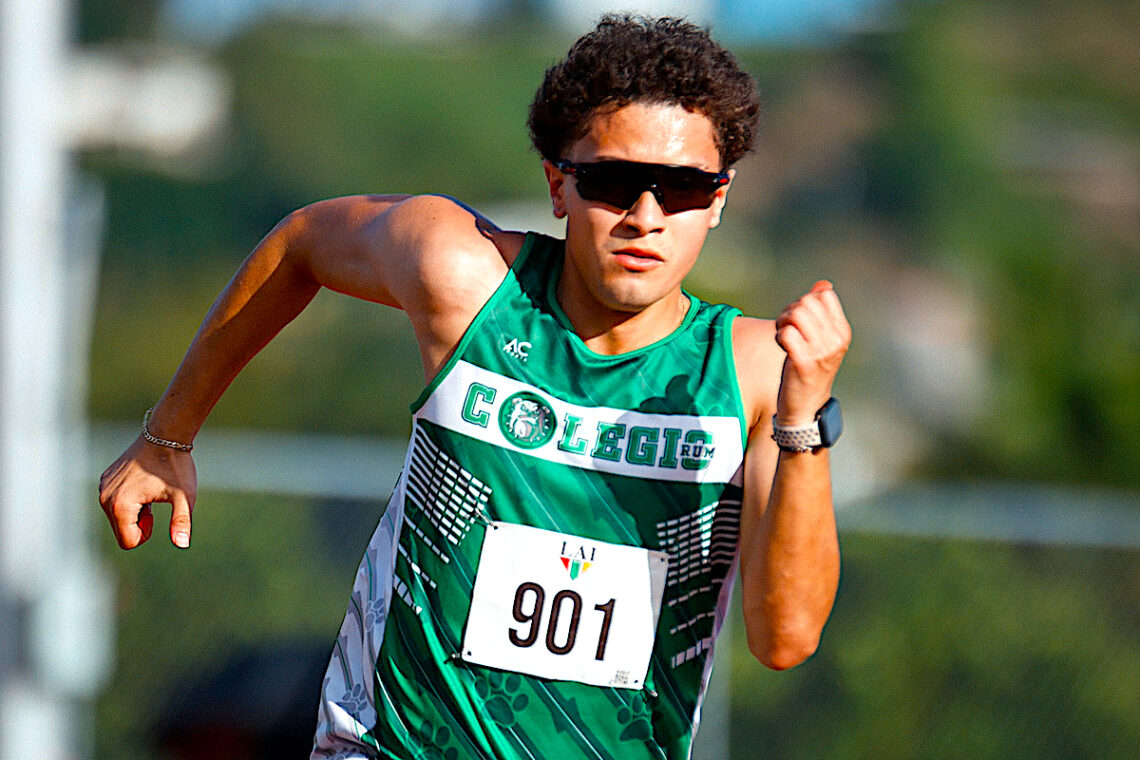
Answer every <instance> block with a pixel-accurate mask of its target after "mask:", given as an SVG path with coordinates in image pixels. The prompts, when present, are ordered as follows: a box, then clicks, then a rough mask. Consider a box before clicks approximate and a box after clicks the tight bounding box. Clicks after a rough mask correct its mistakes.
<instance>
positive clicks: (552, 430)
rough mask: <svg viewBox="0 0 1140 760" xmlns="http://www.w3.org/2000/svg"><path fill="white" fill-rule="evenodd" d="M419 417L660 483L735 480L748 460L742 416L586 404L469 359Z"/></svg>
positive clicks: (561, 460)
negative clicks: (717, 415)
mask: <svg viewBox="0 0 1140 760" xmlns="http://www.w3.org/2000/svg"><path fill="white" fill-rule="evenodd" d="M415 418H416V419H420V420H426V421H429V422H432V423H435V424H436V425H439V426H441V427H444V428H446V429H448V430H453V431H455V432H457V433H462V434H464V435H468V436H471V437H473V438H478V439H480V440H482V441H486V442H487V443H490V444H492V445H494V446H500V447H502V448H506V449H511V450H514V451H518V452H520V453H523V454H527V455H529V456H533V457H538V458H539V459H544V460H546V461H548V462H555V463H558V464H564V465H568V466H571V467H580V468H585V469H591V470H597V471H600V472H606V473H612V474H616V475H629V476H633V477H640V478H649V479H656V480H671V481H682V482H693V483H703V482H713V483H724V482H728V481H730V480H731V479H732V476H733V474H734V473H735V472H736V471H737V468H738V467H739V466H740V462H741V460H742V459H743V457H744V446H743V441H742V439H741V434H740V421H739V420H738V419H736V418H735V417H706V416H699V415H674V414H646V413H643V412H635V411H630V410H628V409H615V408H612V407H605V406H580V405H578V404H571V403H568V402H565V401H562V400H561V399H558V398H555V397H553V396H550V395H548V394H546V393H544V392H543V391H541V390H539V389H538V388H535V387H533V386H530V385H527V384H525V383H522V382H519V381H518V380H515V379H513V378H509V377H505V376H503V375H499V374H496V373H494V372H490V371H488V370H485V369H483V368H481V367H476V366H475V365H473V364H469V363H467V362H464V361H460V362H458V363H456V365H455V366H454V367H453V368H452V369H451V371H450V372H449V373H448V375H447V377H445V378H444V379H443V381H442V382H441V383H440V384H439V385H438V386H437V387H436V389H435V391H434V392H433V393H432V394H431V396H430V397H429V398H428V399H427V401H426V402H425V403H424V405H423V406H422V407H420V409H419V411H417V412H416V414H415Z"/></svg>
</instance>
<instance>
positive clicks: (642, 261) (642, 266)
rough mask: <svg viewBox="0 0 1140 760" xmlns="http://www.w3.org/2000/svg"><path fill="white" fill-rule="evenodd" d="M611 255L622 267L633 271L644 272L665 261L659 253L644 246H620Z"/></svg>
mask: <svg viewBox="0 0 1140 760" xmlns="http://www.w3.org/2000/svg"><path fill="white" fill-rule="evenodd" d="M613 256H614V258H615V259H616V260H617V262H618V263H619V264H620V265H621V266H622V267H623V268H625V269H628V270H630V271H633V272H644V271H646V270H648V269H652V268H654V267H656V266H658V265H660V264H661V263H663V262H664V261H665V258H664V257H663V256H662V255H661V254H659V253H657V252H656V251H650V250H647V249H645V248H621V249H619V250H616V251H614V252H613Z"/></svg>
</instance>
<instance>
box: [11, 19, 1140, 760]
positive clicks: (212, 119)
mask: <svg viewBox="0 0 1140 760" xmlns="http://www.w3.org/2000/svg"><path fill="white" fill-rule="evenodd" d="M611 7H616V6H613V5H612V4H610V3H598V2H592V1H591V2H585V1H584V0H578V1H577V2H557V1H556V0H481V1H480V0H434V1H428V0H419V2H414V1H413V0H386V1H384V2H381V1H380V0H323V1H322V0H74V1H73V2H65V0H0V84H2V86H0V254H2V255H3V269H2V270H0V274H2V278H0V280H2V282H3V290H2V294H3V301H2V302H0V331H2V333H0V335H2V340H0V380H2V385H0V559H2V563H0V760H8V758H17V757H19V758H27V757H36V758H45V759H46V760H55V759H56V758H85V759H87V758H95V759H98V760H118V759H119V758H122V759H124V760H150V759H154V760H162V759H166V758H196V757H201V758H214V759H215V760H225V759H227V758H250V759H252V758H269V757H272V758H281V757H303V756H307V752H308V747H309V743H310V740H311V733H312V729H313V725H314V722H315V704H316V697H317V693H318V690H319V686H320V679H321V675H322V672H323V667H324V663H325V661H326V659H327V656H328V653H329V651H330V647H331V644H332V642H333V640H334V637H335V635H336V631H337V629H338V628H339V625H340V622H341V618H342V616H343V614H344V606H345V604H346V601H347V599H348V594H349V590H350V586H351V583H352V579H353V577H354V573H355V568H356V564H357V562H358V560H359V558H360V555H361V553H362V551H363V548H364V546H365V544H366V542H367V540H368V537H369V535H370V533H371V531H372V529H373V527H374V526H375V523H376V520H377V519H378V517H379V513H380V510H381V509H382V505H383V503H384V500H385V499H386V497H387V493H388V489H389V487H390V485H391V483H392V482H393V481H394V479H395V477H396V473H397V469H398V467H399V464H400V460H401V457H402V449H403V445H404V441H403V438H404V436H406V434H407V431H408V414H407V406H408V404H409V403H410V402H411V401H412V400H413V399H414V398H415V397H416V396H417V395H418V393H419V390H420V388H421V385H422V375H421V371H420V369H419V365H418V354H417V351H416V348H415V345H414V342H413V340H412V337H411V334H410V331H409V330H408V329H406V326H405V324H404V322H403V319H402V317H401V315H400V314H399V313H398V312H395V311H393V310H389V309H385V308H384V307H379V306H374V305H369V304H363V303H358V302H353V301H351V300H349V299H346V298H344V297H340V296H337V295H334V294H327V293H326V294H322V295H321V296H319V297H318V299H317V301H316V302H314V304H313V305H312V307H310V309H309V310H307V311H306V312H305V313H304V314H303V315H302V316H301V317H300V318H299V319H298V320H297V321H296V322H295V323H294V324H292V325H290V326H289V327H288V328H287V329H286V330H285V331H284V332H283V333H282V335H281V336H280V337H279V338H278V339H277V340H276V341H275V342H274V343H273V344H271V345H270V346H269V347H268V348H267V349H266V350H265V351H264V353H263V354H262V355H261V356H259V357H258V358H257V359H256V360H255V361H254V362H253V363H252V364H251V365H250V366H249V367H248V368H247V369H246V370H245V372H244V373H243V375H242V376H241V377H239V379H238V380H237V382H235V384H234V385H233V387H232V388H231V390H230V391H229V392H228V394H227V396H226V397H225V398H224V399H223V400H222V402H221V403H220V404H219V405H218V407H217V409H216V411H215V412H214V414H213V416H212V417H211V419H210V421H209V422H208V423H207V426H206V428H205V429H204V431H203V433H202V434H201V436H200V437H199V439H198V442H197V448H196V452H195V454H196V458H197V461H198V467H199V475H200V479H201V486H202V490H201V493H200V496H199V499H198V509H197V512H196V514H195V533H194V546H193V548H192V549H190V550H189V551H185V552H181V551H177V550H175V549H173V548H172V547H171V546H170V545H169V543H168V542H167V541H166V539H165V534H164V532H163V530H164V527H165V521H166V519H167V517H168V514H169V513H168V510H166V509H163V508H159V509H157V510H156V512H157V514H156V523H157V524H158V525H160V526H162V527H161V528H158V529H157V530H156V535H155V539H154V540H152V541H151V542H150V543H149V544H147V545H146V546H144V547H142V548H140V549H138V550H136V551H133V552H129V553H125V552H121V551H119V550H118V549H117V548H116V546H115V543H114V540H113V537H112V535H111V533H110V531H109V530H108V528H107V526H106V522H105V520H104V518H103V517H102V515H101V514H100V513H99V510H98V507H97V502H96V499H95V496H94V494H95V487H96V483H97V481H98V476H99V473H100V472H101V471H102V469H103V468H104V467H105V466H106V465H107V464H109V463H110V462H111V461H112V460H113V459H114V458H115V457H116V456H117V454H118V453H119V452H120V451H121V450H122V448H124V447H125V446H126V445H127V444H128V443H130V441H131V440H132V439H133V438H134V436H135V435H136V433H137V430H138V425H139V421H140V419H141V417H142V413H143V411H144V410H145V409H147V408H148V407H149V406H151V405H152V404H153V402H154V400H155V399H156V398H157V397H158V396H159V394H160V393H161V392H162V389H163V388H164V387H165V384H166V382H167V380H168V379H169V377H170V375H171V373H172V372H173V371H174V369H175V368H176V367H177V365H178V362H179V360H180V358H181V355H182V352H183V351H184V349H185V347H186V345H187V344H188V342H189V340H190V339H191V337H192V336H193V333H194V331H195V330H196V328H197V325H198V323H199V321H200V319H201V318H202V316H203V315H204V313H205V311H206V309H207V308H208V307H209V305H210V303H211V302H212V300H213V298H214V296H215V295H216V294H217V293H218V291H219V290H220V289H221V288H222V287H223V286H224V284H225V283H226V281H227V280H228V278H229V277H230V275H231V274H232V273H233V271H234V270H235V269H236V267H237V266H238V265H239V264H240V262H241V261H242V259H243V258H244V257H245V255H246V254H247V253H248V251H249V250H250V249H251V248H252V247H253V246H254V245H256V243H257V241H258V240H259V239H260V237H261V236H262V235H264V234H265V233H266V232H267V231H268V230H269V229H270V228H271V227H272V226H273V225H274V224H275V223H276V222H277V221H278V220H279V219H280V218H281V217H283V216H284V215H285V214H287V213H288V212H289V211H291V210H293V209H295V208H297V207H299V206H302V205H304V204H306V203H309V202H311V201H314V200H317V199H320V198H325V197H329V196H334V195H343V194H350V193H359V192H422V191H439V192H446V193H449V194H452V195H456V196H458V197H461V198H463V199H464V200H466V201H468V202H469V203H471V204H472V205H474V206H476V207H478V208H480V209H481V210H483V211H484V212H485V213H487V214H488V215H489V216H490V217H491V218H492V219H495V220H496V221H497V222H499V223H500V224H501V225H502V226H506V227H518V228H530V229H539V230H544V231H548V232H552V233H558V231H559V226H558V225H557V224H556V220H554V219H553V218H552V217H551V215H550V213H549V210H548V203H547V202H546V200H545V189H544V183H543V179H542V172H541V169H540V165H539V159H538V158H537V156H536V155H535V153H534V152H533V151H532V150H531V148H530V147H529V142H528V139H527V135H526V128H525V119H526V112H527V108H528V105H529V102H530V98H531V97H532V95H533V92H534V89H535V88H536V87H537V85H538V83H539V81H540V79H541V76H542V73H543V71H544V70H545V68H546V67H547V66H549V65H550V64H552V63H553V62H554V61H555V60H557V59H558V58H559V57H561V56H562V54H563V53H564V52H565V50H566V48H567V47H568V45H569V43H570V42H571V41H572V40H573V39H574V38H575V37H577V36H578V35H579V34H580V33H582V32H583V31H585V30H586V29H587V28H589V26H590V25H592V22H593V21H594V20H595V19H596V18H597V16H598V15H599V14H600V13H601V12H602V11H604V10H607V9H609V8H611ZM622 7H631V8H635V9H639V10H643V11H647V12H651V13H670V12H672V13H683V14H685V15H688V16H690V17H691V18H693V19H695V20H698V21H701V22H702V23H709V24H711V25H712V28H713V32H714V36H716V37H717V38H718V39H720V40H721V41H722V42H724V43H726V44H727V45H728V46H729V47H730V48H731V49H732V50H733V51H734V52H735V53H736V54H737V55H738V57H739V58H740V60H741V61H742V62H743V63H744V65H745V66H746V68H747V69H748V70H750V71H751V72H752V73H753V74H754V75H755V77H756V78H757V80H758V82H759V84H760V88H761V93H762V96H763V98H764V101H765V107H764V115H763V125H762V131H761V136H760V140H759V147H758V150H757V151H756V153H755V154H754V155H752V156H749V157H748V158H746V159H745V160H744V161H742V162H741V163H740V164H739V165H738V166H737V169H738V172H739V174H738V177H737V180H736V182H735V184H734V186H733V191H732V195H731V196H730V202H729V208H728V210H727V212H726V217H725V221H724V223H723V224H722V225H721V227H720V228H719V229H718V230H717V231H716V232H715V233H714V234H713V236H712V237H711V238H710V240H709V243H708V245H707V247H706V250H705V252H704V254H703V255H702V258H701V260H700V262H699V264H698V266H697V269H696V270H695V271H694V272H693V274H692V276H691V278H690V280H689V282H688V283H687V287H688V288H689V289H690V290H691V291H693V292H695V293H697V294H699V295H701V296H703V297H704V298H706V299H708V300H722V301H728V302H731V303H734V304H736V305H738V306H740V307H741V308H742V309H744V311H745V312H746V313H749V314H754V315H758V316H774V315H776V314H777V313H778V312H779V311H780V309H781V308H782V307H783V305H784V304H785V303H787V302H788V301H790V300H792V299H794V298H796V297H798V295H799V294H801V293H802V292H803V291H805V290H806V289H807V288H809V287H810V286H811V284H812V282H814V281H815V280H816V279H819V278H822V277H826V278H829V279H831V280H832V281H833V282H835V283H836V286H837V289H838V291H839V293H840V295H841V297H842V298H843V299H844V303H845V306H846V309H847V313H848V316H849V318H850V320H851V322H852V324H853V326H854V329H855V335H856V338H855V343H854V345H853V347H852V351H851V353H850V355H849V357H848V359H847V362H846V365H845V368H844V370H843V373H842V375H841V377H840V380H839V383H838V387H837V389H836V395H837V396H839V397H840V398H841V399H842V401H843V404H844V410H845V415H846V420H847V432H846V433H845V436H844V439H843V440H842V441H841V442H840V444H839V445H838V447H837V448H836V449H835V451H834V458H833V461H834V467H835V479H836V500H837V511H838V515H839V521H840V529H841V541H842V545H843V552H844V566H843V579H842V584H841V588H840V593H839V598H838V602H837V606H836V610H835V613H834V616H833V618H832V620H831V621H830V623H829V624H828V628H827V630H826V632H825V635H824V640H823V644H822V647H821V649H820V651H819V653H818V654H817V655H816V656H815V657H814V658H813V659H811V660H810V661H809V662H807V663H806V664H804V665H802V666H801V667H799V668H796V669H795V670H792V671H789V672H785V673H771V672H767V671H765V670H764V669H763V668H762V667H761V666H760V665H758V664H757V663H755V662H753V661H752V660H751V657H750V656H749V654H748V652H747V648H746V647H745V645H744V643H743V635H742V634H743V632H742V630H741V628H742V626H740V625H736V626H732V627H730V628H729V630H728V631H727V633H726V636H725V638H724V639H723V640H722V647H721V649H720V650H719V651H718V665H717V671H716V677H715V678H714V681H715V683H714V688H713V694H712V695H711V696H710V702H709V704H708V705H707V706H706V710H705V728H704V730H703V731H702V734H701V736H700V737H699V745H698V750H697V753H696V755H697V756H698V757H701V758H705V759H706V760H708V759H710V758H711V759H715V760H721V759H723V758H757V757H760V758H774V759H776V760H785V759H793V758H794V759H801V758H802V759H804V760H807V759H809V758H810V759H812V760H818V759H819V758H852V759H854V758H914V759H915V760H920V759H921V760H928V759H930V758H971V760H978V759H980V758H995V759H996V758H1065V759H1067V760H1072V759H1074V758H1097V759H1098V760H1101V759H1103V758H1124V757H1135V753H1136V747H1138V746H1140V108H1138V107H1137V104H1138V103H1140V5H1138V4H1136V3H1135V2H1130V1H1126V0H1092V1H1089V0H1037V1H1036V2H1030V1H1029V0H989V1H988V2H980V1H975V0H941V1H939V0H921V1H920V0H844V1H843V2H830V3H822V2H789V1H788V0H778V1H777V0H773V1H772V2H765V3H759V2H753V0H704V1H703V2H698V1H695V0H694V1H692V2H673V3H669V2H656V3H654V2H642V3H626V4H624V5H623V6H622Z"/></svg>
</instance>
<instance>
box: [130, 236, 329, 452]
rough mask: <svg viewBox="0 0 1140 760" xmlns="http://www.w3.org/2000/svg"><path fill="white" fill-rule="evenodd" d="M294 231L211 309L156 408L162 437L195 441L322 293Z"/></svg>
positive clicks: (250, 264)
mask: <svg viewBox="0 0 1140 760" xmlns="http://www.w3.org/2000/svg"><path fill="white" fill-rule="evenodd" d="M294 227H295V226H294V225H292V224H291V223H290V221H289V220H286V221H284V222H282V223H281V224H280V225H278V227H277V228H275V229H274V230H273V232H271V233H270V234H269V235H267V236H266V238H265V239H264V240H262V242H261V243H260V244H259V245H258V246H257V248H256V249H254V251H253V253H251V254H250V256H249V258H247V259H246V261H245V262H244V263H243V264H242V266H241V268H240V269H239V270H238V272H237V273H236V274H235V275H234V277H233V279H231V280H230V282H229V283H228V284H227V285H226V287H225V289H224V290H223V291H222V293H221V294H220V295H219V296H218V299H217V300H216V301H215V302H214V305H213V306H212V307H211V308H210V311H209V312H208V313H207V315H206V318H205V319H204V320H203V322H202V325H201V327H200V328H199V329H198V332H197V334H196V335H195V336H194V339H193V341H192V342H191V344H190V347H189V349H188V350H187V352H186V355H185V357H184V358H183V360H182V363H181V364H180V366H179V367H178V370H177V371H176V372H175V374H174V377H173V378H172V379H171V381H170V383H169V385H168V386H167V388H166V390H165V392H164V393H163V394H162V396H161V397H160V399H159V400H158V402H157V404H156V405H155V409H154V413H153V415H152V417H151V421H150V429H151V431H152V432H154V433H155V434H156V435H159V436H160V437H163V438H168V439H171V440H176V441H185V442H189V441H192V440H193V439H194V436H195V435H197V433H198V430H199V429H200V428H201V426H202V424H203V423H204V422H205V420H206V417H207V415H208V414H209V413H210V410H211V409H213V407H214V404H215V403H217V401H218V399H219V398H221V396H222V394H223V393H224V392H225V390H226V388H228V387H229V385H230V383H231V382H232V381H233V379H234V378H235V377H236V376H237V374H238V373H239V372H240V371H241V369H242V368H243V367H244V366H245V365H246V364H247V363H248V362H249V361H250V359H252V358H253V357H254V356H255V355H256V354H257V353H258V352H259V351H260V350H261V349H262V348H263V347H264V346H265V345H266V344H267V343H268V342H269V341H270V340H271V339H272V338H273V337H274V336H275V335H277V333H278V332H280V331H281V329H282V328H283V327H284V326H285V325H286V324H288V323H289V322H290V321H291V320H292V319H293V318H294V317H296V316H297V315H298V314H299V313H300V312H301V311H302V310H303V309H304V308H305V306H307V305H308V304H309V303H310V302H311V301H312V299H313V297H314V296H315V295H316V293H317V291H318V290H319V289H320V283H319V281H318V280H317V279H316V278H315V277H314V276H313V274H312V271H311V266H310V265H309V263H308V261H307V260H306V259H307V256H306V252H305V251H304V249H303V247H302V246H301V245H299V244H298V241H297V239H296V238H297V231H296V229H295V228H294Z"/></svg>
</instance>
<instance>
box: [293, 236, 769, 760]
mask: <svg viewBox="0 0 1140 760" xmlns="http://www.w3.org/2000/svg"><path fill="white" fill-rule="evenodd" d="M563 251H564V244H563V242H562V241H561V240H555V239H552V238H548V237H545V236H542V235H537V234H534V233H531V234H529V235H528V236H527V239H526V242H525V243H524V245H523V247H522V250H521V251H520V253H519V255H518V257H517V259H516V261H515V262H514V265H513V266H512V268H511V271H510V272H509V273H508V275H507V276H506V278H505V279H504V281H503V283H502V284H501V285H500V286H499V288H498V289H497V290H496V292H495V294H494V295H493V296H492V297H491V298H490V300H489V301H488V302H487V303H486V304H485V305H484V306H483V308H482V309H481V310H480V312H479V314H478V315H477V316H476V318H475V320H474V321H473V322H472V324H471V326H470V327H469V328H468V330H467V332H466V333H465V335H464V337H463V339H462V341H461V342H460V344H459V346H458V348H457V349H456V351H455V354H454V355H453V357H452V358H451V359H450V360H449V361H448V363H447V364H446V366H445V367H444V368H443V369H442V370H441V371H440V373H439V374H438V376H437V377H436V378H435V379H434V380H433V381H432V383H431V384H430V385H429V386H428V387H427V388H426V389H425V390H424V392H423V393H422V394H421V396H420V398H419V399H418V400H417V401H416V402H415V404H413V407H412V411H413V425H412V434H411V441H410V443H409V446H408V452H407V456H406V459H405V462H404V467H403V470H402V472H401V474H400V478H399V480H398V482H397V484H396V486H395V489H394V492H393V494H392V497H391V500H390V501H389V503H388V505H387V508H386V510H385V512H384V514H383V516H382V517H381V519H380V524H379V526H378V527H377V529H376V533H375V534H374V535H373V537H372V540H371V542H370V543H369V546H368V549H367V551H366V553H365V556H364V559H363V561H362V562H361V565H360V569H359V571H358V574H357V577H356V583H355V586H354V589H353V594H352V600H351V602H350V604H349V608H348V612H347V614H346V616H345V619H344V623H343V625H342V627H341V631H340V635H339V637H338V640H337V643H336V646H335V648H334V651H333V654H332V659H331V662H330V664H329V668H328V672H327V674H326V676H325V680H324V687H323V693H322V701H321V705H320V709H319V714H318V726H317V734H316V739H315V745H314V749H313V757H314V758H360V757H368V758H373V757H380V758H398V759H399V760H410V759H412V758H425V759H426V758H431V759H433V760H435V759H443V760H466V759H467V758H479V759H486V760H492V759H494V760H516V759H522V758H527V759H530V758H542V759H547V758H558V760H578V759H579V758H582V759H585V758H591V759H594V760H608V759H609V758H622V759H623V760H637V759H638V758H686V757H688V756H689V751H690V744H691V742H692V738H693V733H694V732H695V730H696V726H697V722H698V720H699V715H700V704H701V699H702V697H703V696H704V693H705V689H706V686H707V683H708V678H709V675H710V673H711V665H712V649H713V642H714V640H715V638H716V634H717V632H718V630H719V628H720V625H721V621H722V618H723V615H724V612H725V609H726V607H727V604H728V600H729V597H730V595H731V586H732V578H733V573H734V570H735V565H736V552H737V540H738V535H739V522H740V500H741V485H740V484H741V465H742V462H743V454H744V445H745V440H746V435H747V431H746V425H745V421H744V414H743V407H742V403H741V398H740V391H739V388H738V385H737V381H736V370H735V365H734V362H733V358H732V345H731V330H732V321H733V319H734V318H735V317H736V315H737V314H739V312H738V311H737V310H736V309H734V308H731V307H728V306H723V305H712V304H708V303H705V302H703V301H700V300H699V299H697V298H694V297H692V296H690V307H689V310H688V312H687V314H686V316H685V318H684V321H683V323H682V324H681V325H680V326H679V327H678V328H677V329H676V330H675V331H674V332H673V333H671V334H670V335H668V336H667V337H665V338H663V339H662V340H660V341H658V342H656V343H654V344H652V345H650V346H647V347H645V348H642V349H640V350H637V351H633V352H630V353H626V354H620V355H617V356H604V355H600V354H597V353H595V352H593V351H591V350H590V349H589V348H587V347H586V345H585V343H584V342H583V341H582V340H581V339H580V338H579V337H578V336H577V335H576V334H575V332H574V330H573V329H572V327H571V325H570V323H569V320H568V319H567V317H566V316H565V314H564V313H563V312H562V310H561V309H560V307H559V306H558V303H557V300H556V298H555V295H554V294H555V288H556V285H557V279H558V276H559V273H560V271H561V267H562V257H563Z"/></svg>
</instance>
